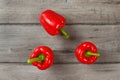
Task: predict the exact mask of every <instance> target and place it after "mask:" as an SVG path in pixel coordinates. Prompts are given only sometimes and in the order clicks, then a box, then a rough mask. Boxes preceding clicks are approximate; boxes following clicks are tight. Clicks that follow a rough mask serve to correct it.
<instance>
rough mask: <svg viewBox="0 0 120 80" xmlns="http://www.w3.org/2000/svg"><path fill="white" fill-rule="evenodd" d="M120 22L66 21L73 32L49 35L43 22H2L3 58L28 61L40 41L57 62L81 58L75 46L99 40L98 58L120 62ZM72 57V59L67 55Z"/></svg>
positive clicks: (0, 50)
mask: <svg viewBox="0 0 120 80" xmlns="http://www.w3.org/2000/svg"><path fill="white" fill-rule="evenodd" d="M119 26H120V25H67V26H66V27H65V30H66V31H67V32H68V33H69V34H70V35H71V38H70V39H69V40H67V39H65V38H64V37H63V36H61V35H58V36H54V37H53V36H50V35H48V34H47V33H46V32H45V31H44V29H43V28H42V27H41V26H40V25H0V62H26V60H27V58H28V55H29V54H30V53H31V51H32V50H33V49H34V48H35V47H36V46H39V45H46V46H49V47H51V48H52V50H54V53H55V62H56V63H71V62H78V61H76V58H75V56H74V50H75V48H76V47H77V46H78V45H79V44H80V43H81V42H83V41H90V42H93V43H94V44H96V46H97V47H98V50H99V52H100V53H101V54H102V57H100V58H99V60H98V62H120V58H119V57H120V54H119V53H120V50H119V48H120V45H119V44H120V37H119V34H120V27H119ZM68 58H69V59H68Z"/></svg>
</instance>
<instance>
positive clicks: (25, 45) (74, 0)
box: [0, 0, 120, 80]
mask: <svg viewBox="0 0 120 80" xmlns="http://www.w3.org/2000/svg"><path fill="white" fill-rule="evenodd" d="M46 9H52V10H54V11H56V12H58V13H60V14H61V15H63V16H64V17H65V18H66V19H67V25H66V26H65V29H66V30H67V31H68V33H70V35H71V39H70V40H66V39H65V38H64V37H61V36H60V35H58V36H55V37H52V36H50V35H48V34H47V33H46V32H45V31H44V29H43V28H42V27H41V25H40V24H39V21H38V18H39V14H40V12H42V11H43V10H46ZM83 41H91V42H93V43H95V44H96V46H97V47H98V49H99V52H100V53H101V55H102V56H101V57H100V58H99V59H98V60H97V62H96V63H95V64H93V65H84V64H81V63H79V62H78V61H77V60H76V58H75V56H74V49H75V48H76V46H78V45H79V44H80V43H81V42H83ZM39 45H46V46H49V47H51V48H52V49H53V50H54V54H55V62H54V65H53V66H52V67H51V68H49V69H48V70H45V71H39V70H38V69H37V68H36V67H33V66H31V65H28V64H27V63H26V60H27V58H28V56H29V54H30V53H31V51H32V50H33V49H34V48H35V47H37V46H39ZM119 53H120V0H0V80H40V79H42V80H120V58H119V57H120V54H119Z"/></svg>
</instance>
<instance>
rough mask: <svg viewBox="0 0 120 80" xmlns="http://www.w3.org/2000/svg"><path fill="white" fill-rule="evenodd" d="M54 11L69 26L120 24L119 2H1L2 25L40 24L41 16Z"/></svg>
mask: <svg viewBox="0 0 120 80" xmlns="http://www.w3.org/2000/svg"><path fill="white" fill-rule="evenodd" d="M46 9H52V10H54V11H56V12H58V13H60V14H61V15H63V16H64V17H65V18H66V19H67V24H73V23H81V24H119V23H120V15H119V14H120V1H119V0H62V1H61V0H35V1H34V0H29V1H26V0H0V23H1V24H3V23H6V24H8V23H18V24H20V23H39V20H38V18H39V14H40V13H41V12H42V11H43V10H46Z"/></svg>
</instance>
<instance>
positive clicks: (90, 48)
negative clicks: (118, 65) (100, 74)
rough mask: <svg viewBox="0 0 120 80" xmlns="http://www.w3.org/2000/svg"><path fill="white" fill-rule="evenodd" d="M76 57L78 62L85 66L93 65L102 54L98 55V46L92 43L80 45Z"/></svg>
mask: <svg viewBox="0 0 120 80" xmlns="http://www.w3.org/2000/svg"><path fill="white" fill-rule="evenodd" d="M75 55H76V57H77V59H78V61H80V62H82V63H83V64H93V63H94V62H95V61H96V60H97V58H98V56H100V54H99V53H97V48H96V46H95V45H94V44H93V43H91V42H83V43H82V44H80V45H79V46H78V47H77V48H76V50H75Z"/></svg>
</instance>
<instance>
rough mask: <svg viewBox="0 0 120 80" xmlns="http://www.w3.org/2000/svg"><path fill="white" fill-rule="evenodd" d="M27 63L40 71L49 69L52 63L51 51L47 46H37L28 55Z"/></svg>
mask: <svg viewBox="0 0 120 80" xmlns="http://www.w3.org/2000/svg"><path fill="white" fill-rule="evenodd" d="M29 58H30V59H28V61H27V63H28V64H32V65H34V66H36V67H38V68H39V69H40V70H45V69H47V68H49V67H50V66H51V65H52V64H53V62H54V55H53V51H52V50H51V49H50V48H49V47H47V46H39V47H37V48H35V49H34V51H33V52H32V53H31V54H30V57H29Z"/></svg>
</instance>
